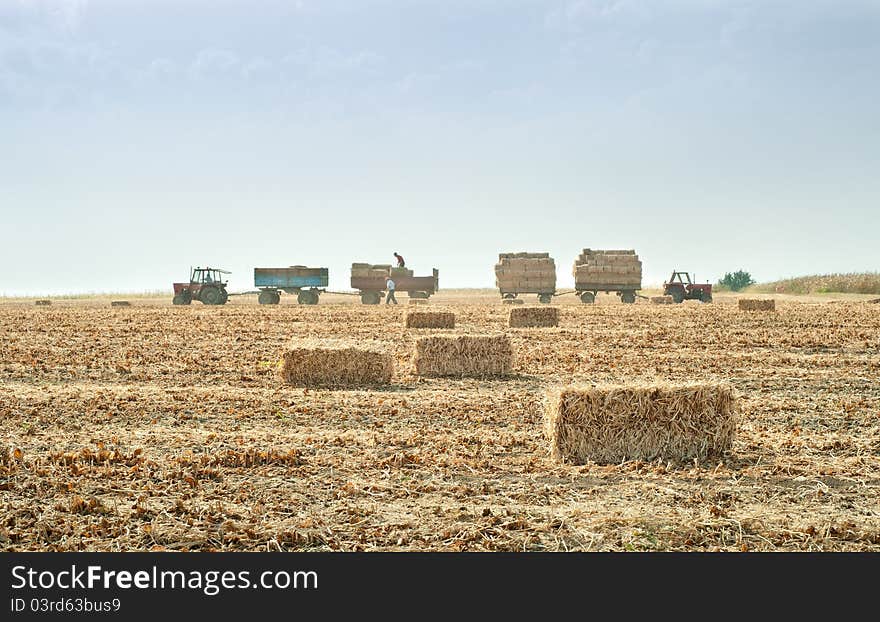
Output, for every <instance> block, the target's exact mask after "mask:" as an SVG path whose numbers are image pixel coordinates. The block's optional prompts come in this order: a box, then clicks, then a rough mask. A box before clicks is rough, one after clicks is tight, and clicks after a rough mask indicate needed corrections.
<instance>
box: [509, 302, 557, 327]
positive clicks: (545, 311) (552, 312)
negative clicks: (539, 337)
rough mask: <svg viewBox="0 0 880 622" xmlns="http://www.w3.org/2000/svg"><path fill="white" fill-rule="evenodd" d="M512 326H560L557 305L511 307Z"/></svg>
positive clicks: (510, 320)
mask: <svg viewBox="0 0 880 622" xmlns="http://www.w3.org/2000/svg"><path fill="white" fill-rule="evenodd" d="M509 324H510V327H511V328H553V327H556V326H559V309H558V308H557V307H523V308H521V309H511V310H510V319H509Z"/></svg>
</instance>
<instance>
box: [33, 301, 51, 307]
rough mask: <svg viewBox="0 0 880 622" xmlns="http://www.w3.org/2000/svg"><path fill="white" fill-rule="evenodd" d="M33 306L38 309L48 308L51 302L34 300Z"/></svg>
mask: <svg viewBox="0 0 880 622" xmlns="http://www.w3.org/2000/svg"><path fill="white" fill-rule="evenodd" d="M34 304H35V305H37V306H38V307H48V306H50V305H51V304H52V301H51V300H35V301H34Z"/></svg>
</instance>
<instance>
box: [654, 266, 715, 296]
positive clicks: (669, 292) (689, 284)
mask: <svg viewBox="0 0 880 622" xmlns="http://www.w3.org/2000/svg"><path fill="white" fill-rule="evenodd" d="M663 294H664V295H666V296H672V300H674V301H675V304H681V303H682V302H684V301H685V300H699V301H701V302H712V284H711V283H702V284H697V283H694V282H693V281H692V280H691V275H690V273H688V272H678V271H675V272H673V273H672V277H671V278H670V279H669V282H668V283H664V284H663Z"/></svg>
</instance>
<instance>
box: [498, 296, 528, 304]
mask: <svg viewBox="0 0 880 622" xmlns="http://www.w3.org/2000/svg"><path fill="white" fill-rule="evenodd" d="M501 302H503V303H504V304H506V305H524V304H525V303H526V301H525V300H523V299H522V298H505V299H504V300H502V301H501Z"/></svg>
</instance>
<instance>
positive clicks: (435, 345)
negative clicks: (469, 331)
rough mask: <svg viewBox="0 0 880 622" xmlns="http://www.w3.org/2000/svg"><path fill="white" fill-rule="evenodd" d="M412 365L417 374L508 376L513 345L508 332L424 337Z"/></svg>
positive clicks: (418, 345)
mask: <svg viewBox="0 0 880 622" xmlns="http://www.w3.org/2000/svg"><path fill="white" fill-rule="evenodd" d="M413 364H414V365H415V369H416V375H418V376H456V377H459V378H463V377H470V378H484V377H490V376H506V375H508V374H510V372H511V370H512V369H513V345H512V344H511V343H510V339H509V338H508V337H507V335H497V336H495V335H477V336H474V335H457V336H456V335H442V336H441V335H435V336H432V337H422V338H420V339H418V340H416V344H415V353H414V356H413Z"/></svg>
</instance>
